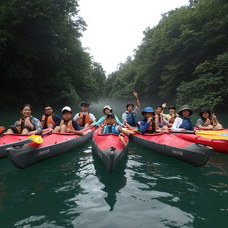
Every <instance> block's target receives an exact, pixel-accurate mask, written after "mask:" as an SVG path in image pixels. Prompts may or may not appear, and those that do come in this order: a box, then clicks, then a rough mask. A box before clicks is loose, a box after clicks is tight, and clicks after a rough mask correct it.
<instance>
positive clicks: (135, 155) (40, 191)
mask: <svg viewBox="0 0 228 228" xmlns="http://www.w3.org/2000/svg"><path fill="white" fill-rule="evenodd" d="M94 112H96V110H95V109H94ZM118 114H120V112H119V113H118ZM98 115H101V113H98ZM15 116H17V115H16V114H15V113H7V114H6V113H1V116H0V117H1V120H2V122H1V124H0V125H4V124H5V125H8V124H9V123H11V122H12V121H13V120H14V119H15ZM34 116H35V114H34ZM220 119H221V120H222V122H223V124H225V126H228V120H227V119H226V117H225V115H221V117H220ZM3 123H4V124H3ZM91 149H92V148H91V141H89V142H88V143H86V144H85V145H83V146H82V147H80V148H76V149H74V150H72V151H69V152H67V153H65V154H62V155H59V156H57V157H53V158H50V159H48V160H45V161H43V162H40V163H38V164H36V165H34V166H31V167H29V168H26V169H23V170H20V169H17V168H15V167H14V166H13V165H12V164H11V162H10V161H9V160H8V159H1V160H0V227H3V228H8V227H20V228H22V227H23V228H29V227H42V228H43V227H48V228H49V227H83V228H85V227H93V228H103V227H105V228H106V227H108V228H118V227H132V228H134V227H140V228H141V227H142V228H144V227H145V228H149V227H155V228H160V227H161V228H162V227H213V228H214V227H219V228H220V227H221V228H223V227H224V228H225V227H227V218H228V155H224V154H219V153H212V154H211V158H210V160H209V161H208V163H207V164H206V165H205V166H203V167H194V166H191V165H189V164H186V163H184V162H181V161H179V160H176V159H173V158H170V157H166V156H163V155H160V154H158V153H156V152H154V151H150V150H148V149H145V148H143V147H140V146H139V145H137V144H135V143H132V142H131V143H130V145H129V149H128V151H127V154H126V156H125V157H124V158H123V160H122V161H121V163H120V164H119V165H118V167H117V169H116V171H115V172H114V173H112V174H110V173H108V172H107V170H106V168H105V167H104V165H103V164H102V162H101V161H100V160H99V158H98V157H97V156H95V155H93V154H92V150H91Z"/></svg>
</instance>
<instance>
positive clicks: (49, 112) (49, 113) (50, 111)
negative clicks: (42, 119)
mask: <svg viewBox="0 0 228 228" xmlns="http://www.w3.org/2000/svg"><path fill="white" fill-rule="evenodd" d="M52 113H53V109H52V108H51V107H50V106H47V107H45V108H44V114H45V115H48V116H49V115H51V114H52Z"/></svg>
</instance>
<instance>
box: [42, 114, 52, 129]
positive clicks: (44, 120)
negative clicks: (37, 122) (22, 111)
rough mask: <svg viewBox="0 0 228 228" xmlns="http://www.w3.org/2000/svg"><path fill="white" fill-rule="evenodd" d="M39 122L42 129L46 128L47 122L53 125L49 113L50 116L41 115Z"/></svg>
mask: <svg viewBox="0 0 228 228" xmlns="http://www.w3.org/2000/svg"><path fill="white" fill-rule="evenodd" d="M41 124H42V127H43V128H44V129H45V128H47V127H48V125H49V124H52V125H54V124H55V121H54V120H53V115H50V116H46V115H43V116H42V118H41Z"/></svg>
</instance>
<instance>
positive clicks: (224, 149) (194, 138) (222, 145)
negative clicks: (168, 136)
mask: <svg viewBox="0 0 228 228" xmlns="http://www.w3.org/2000/svg"><path fill="white" fill-rule="evenodd" d="M173 134H175V135H176V136H178V137H179V138H182V139H184V140H187V141H189V142H193V143H203V144H205V145H207V146H210V147H212V148H213V149H214V150H215V151H217V152H220V153H226V154H228V140H221V139H208V138H204V137H202V136H199V135H195V134H186V133H173Z"/></svg>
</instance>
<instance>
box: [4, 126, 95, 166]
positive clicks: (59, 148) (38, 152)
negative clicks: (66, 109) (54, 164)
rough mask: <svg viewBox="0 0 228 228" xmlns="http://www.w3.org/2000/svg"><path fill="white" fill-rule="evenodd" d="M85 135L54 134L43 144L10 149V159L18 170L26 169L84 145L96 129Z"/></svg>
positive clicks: (87, 129) (87, 131)
mask: <svg viewBox="0 0 228 228" xmlns="http://www.w3.org/2000/svg"><path fill="white" fill-rule="evenodd" d="M82 131H83V135H75V134H73V133H52V134H49V135H45V136H44V137H43V142H42V143H41V144H37V143H34V142H31V143H28V144H24V145H19V146H15V147H10V148H8V149H7V150H8V151H9V152H8V153H9V154H8V157H9V158H10V160H11V161H12V163H13V164H14V165H15V166H16V167H17V168H26V167H28V166H31V165H33V164H35V163H38V162H40V161H42V160H45V159H47V158H50V157H54V156H56V155H58V154H61V153H64V152H66V151H69V150H71V149H73V148H75V147H78V146H80V145H82V144H84V143H85V142H86V141H88V140H89V139H91V137H92V134H93V131H94V127H92V128H91V127H89V128H86V129H83V130H82Z"/></svg>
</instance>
